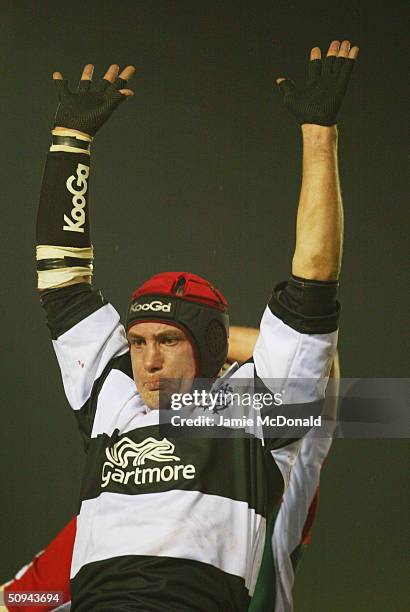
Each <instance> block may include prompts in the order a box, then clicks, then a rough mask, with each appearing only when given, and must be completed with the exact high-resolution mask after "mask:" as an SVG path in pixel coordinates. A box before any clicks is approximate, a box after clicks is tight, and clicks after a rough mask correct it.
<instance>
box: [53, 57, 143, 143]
mask: <svg viewBox="0 0 410 612" xmlns="http://www.w3.org/2000/svg"><path fill="white" fill-rule="evenodd" d="M119 70H120V69H119V66H117V64H112V65H111V66H110V67H109V68H108V70H107V72H106V73H105V75H104V76H103V78H102V79H100V80H99V81H98V82H97V84H96V85H94V87H92V85H91V79H92V75H93V71H94V66H93V65H92V64H87V65H86V66H84V70H83V73H82V75H81V80H80V83H79V85H78V88H77V91H76V92H72V91H70V89H69V87H68V81H67V80H66V79H64V78H63V75H62V74H61V72H54V73H53V79H54V83H55V85H56V89H57V95H58V99H59V105H58V108H57V112H56V116H55V121H54V129H55V130H56V131H58V130H65V131H67V129H69V130H73V131H74V132H77V133H80V134H83V135H86V136H94V135H95V134H96V133H97V131H98V130H99V129H100V127H101V126H102V125H103V124H104V123H105V122H106V121H107V119H108V118H109V117H110V116H111V114H112V112H113V111H114V110H115V109H116V108H117V106H118V105H119V104H120V103H121V102H122V101H123V100H125V99H126V98H127V97H128V96H132V95H134V92H133V91H132V90H131V89H126V88H125V86H126V84H127V81H128V80H129V79H130V78H131V77H132V76H133V74H134V72H135V68H134V66H127V67H126V68H124V70H123V71H122V72H121V74H119Z"/></svg>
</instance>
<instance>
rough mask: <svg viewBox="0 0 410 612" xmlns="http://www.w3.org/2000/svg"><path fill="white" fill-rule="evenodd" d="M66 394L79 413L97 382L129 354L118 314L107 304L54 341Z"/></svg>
mask: <svg viewBox="0 0 410 612" xmlns="http://www.w3.org/2000/svg"><path fill="white" fill-rule="evenodd" d="M53 346H54V350H55V352H56V355H57V359H58V363H59V366H60V369H61V373H62V377H63V384H64V390H65V393H66V396H67V399H68V401H69V402H70V404H71V407H72V408H73V409H74V410H79V409H80V408H81V407H82V406H83V404H84V403H85V402H86V401H87V400H88V398H89V397H90V393H91V389H92V386H93V383H94V381H95V380H96V379H97V378H98V377H99V376H100V374H101V373H102V371H103V369H104V368H105V366H106V365H107V363H108V362H109V361H110V360H111V359H112V358H113V357H114V356H116V355H121V354H122V353H125V352H126V351H127V350H128V342H127V339H126V337H125V331H124V327H123V326H122V325H121V323H120V316H119V314H118V312H117V311H116V310H115V308H113V307H112V306H111V304H105V306H102V308H99V309H98V310H96V311H95V312H94V313H93V314H91V315H90V316H88V317H86V318H85V319H83V320H82V321H80V323H77V325H74V327H72V328H71V329H69V330H68V331H67V332H65V333H64V334H62V335H61V336H59V337H58V339H57V340H53Z"/></svg>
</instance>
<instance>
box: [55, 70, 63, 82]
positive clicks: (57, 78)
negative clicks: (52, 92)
mask: <svg viewBox="0 0 410 612" xmlns="http://www.w3.org/2000/svg"><path fill="white" fill-rule="evenodd" d="M53 79H54V80H55V81H62V80H63V75H62V74H61V72H53Z"/></svg>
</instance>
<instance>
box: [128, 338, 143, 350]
mask: <svg viewBox="0 0 410 612" xmlns="http://www.w3.org/2000/svg"><path fill="white" fill-rule="evenodd" d="M131 344H132V345H133V346H136V347H137V348H138V347H140V346H142V345H143V344H144V340H142V338H133V339H132V340H131Z"/></svg>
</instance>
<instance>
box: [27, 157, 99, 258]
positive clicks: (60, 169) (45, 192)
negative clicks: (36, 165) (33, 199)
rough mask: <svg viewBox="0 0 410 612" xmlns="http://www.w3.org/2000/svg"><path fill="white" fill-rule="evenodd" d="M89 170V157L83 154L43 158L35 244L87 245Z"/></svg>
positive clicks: (89, 241) (88, 238)
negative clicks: (44, 159) (43, 164)
mask: <svg viewBox="0 0 410 612" xmlns="http://www.w3.org/2000/svg"><path fill="white" fill-rule="evenodd" d="M89 171H90V156H89V155H87V154H85V153H63V152H50V153H49V154H48V155H47V160H46V165H45V169H44V175H43V182H42V185H41V193H40V202H39V207H38V215H37V232H36V239H37V244H42V245H54V246H69V247H70V246H71V247H77V248H78V247H79V248H84V247H87V246H90V244H91V237H90V223H89V214H88V205H87V198H88V187H89Z"/></svg>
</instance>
